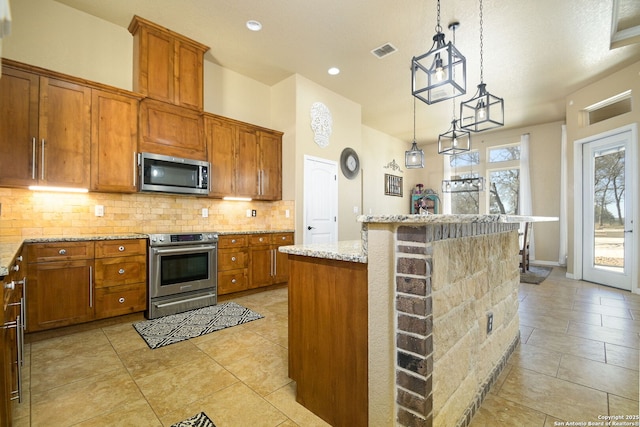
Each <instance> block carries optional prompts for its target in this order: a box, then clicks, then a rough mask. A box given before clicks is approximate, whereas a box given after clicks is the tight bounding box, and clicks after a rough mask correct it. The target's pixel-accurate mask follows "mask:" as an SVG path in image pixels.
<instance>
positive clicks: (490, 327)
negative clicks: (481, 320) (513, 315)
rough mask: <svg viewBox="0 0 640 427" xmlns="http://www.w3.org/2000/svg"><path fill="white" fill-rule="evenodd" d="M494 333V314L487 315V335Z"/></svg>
mask: <svg viewBox="0 0 640 427" xmlns="http://www.w3.org/2000/svg"><path fill="white" fill-rule="evenodd" d="M491 331H493V313H487V335H489V334H490V333H491Z"/></svg>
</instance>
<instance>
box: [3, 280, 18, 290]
mask: <svg viewBox="0 0 640 427" xmlns="http://www.w3.org/2000/svg"><path fill="white" fill-rule="evenodd" d="M4 288H5V289H12V290H13V289H15V288H16V282H14V281H13V280H12V281H10V282H8V283H5V284H4Z"/></svg>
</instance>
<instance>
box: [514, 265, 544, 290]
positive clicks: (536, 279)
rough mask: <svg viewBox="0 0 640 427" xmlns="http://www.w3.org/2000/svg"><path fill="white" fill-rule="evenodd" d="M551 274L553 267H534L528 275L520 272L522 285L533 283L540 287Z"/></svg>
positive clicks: (530, 268)
mask: <svg viewBox="0 0 640 427" xmlns="http://www.w3.org/2000/svg"><path fill="white" fill-rule="evenodd" d="M549 273H551V267H538V266H535V265H532V266H530V267H529V271H527V272H526V273H522V272H520V283H531V284H533V285H539V284H540V283H542V282H543V281H544V279H546V278H547V276H549Z"/></svg>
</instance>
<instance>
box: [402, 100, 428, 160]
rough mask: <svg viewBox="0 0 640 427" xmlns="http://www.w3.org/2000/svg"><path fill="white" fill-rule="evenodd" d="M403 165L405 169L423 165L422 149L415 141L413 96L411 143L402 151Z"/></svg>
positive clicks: (414, 104) (414, 103) (414, 105)
mask: <svg viewBox="0 0 640 427" xmlns="http://www.w3.org/2000/svg"><path fill="white" fill-rule="evenodd" d="M404 166H405V167H406V168H407V169H419V168H423V167H424V151H422V150H421V149H419V148H418V143H417V142H416V98H415V97H414V98H413V144H412V145H411V149H410V150H409V151H405V152H404Z"/></svg>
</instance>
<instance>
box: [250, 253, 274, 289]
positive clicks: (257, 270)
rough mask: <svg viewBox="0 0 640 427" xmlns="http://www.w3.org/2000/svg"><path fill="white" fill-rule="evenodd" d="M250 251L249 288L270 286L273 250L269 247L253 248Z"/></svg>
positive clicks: (271, 281)
mask: <svg viewBox="0 0 640 427" xmlns="http://www.w3.org/2000/svg"><path fill="white" fill-rule="evenodd" d="M250 251H251V260H250V262H249V275H250V276H249V288H251V289H253V288H259V287H262V286H269V285H271V284H272V283H273V277H272V269H273V258H272V257H273V250H272V249H271V246H254V247H251V249H250Z"/></svg>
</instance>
